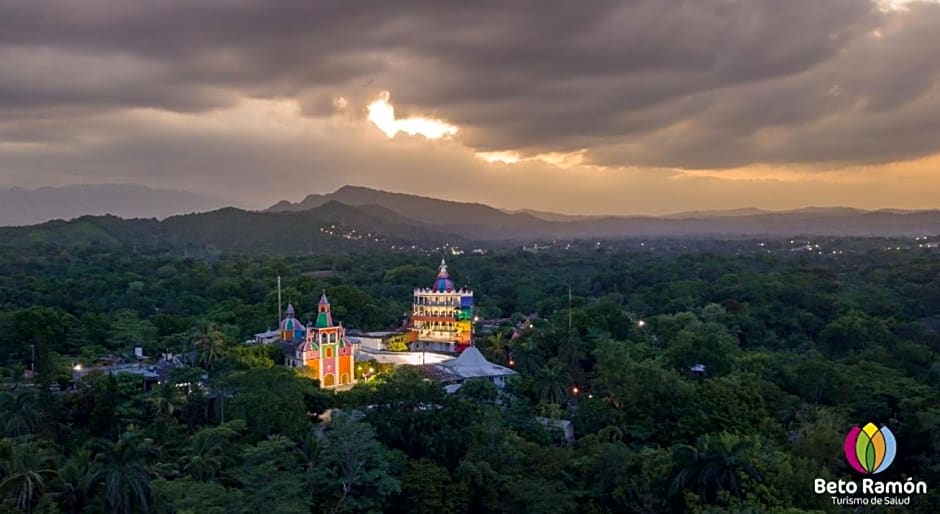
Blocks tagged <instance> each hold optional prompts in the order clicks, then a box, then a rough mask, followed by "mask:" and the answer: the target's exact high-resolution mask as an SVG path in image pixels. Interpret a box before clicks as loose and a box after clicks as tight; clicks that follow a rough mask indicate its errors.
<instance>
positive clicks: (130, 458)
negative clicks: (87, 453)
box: [90, 432, 158, 514]
mask: <svg viewBox="0 0 940 514" xmlns="http://www.w3.org/2000/svg"><path fill="white" fill-rule="evenodd" d="M90 446H91V447H92V448H94V449H95V450H97V451H96V455H95V459H96V460H97V461H98V462H99V463H100V465H101V468H100V469H98V470H97V471H96V472H95V474H94V480H93V481H94V483H96V484H99V485H103V486H104V499H105V503H107V505H108V507H110V509H111V511H112V512H116V513H118V514H126V513H129V512H144V513H146V512H148V510H149V508H150V473H149V471H148V469H147V466H146V459H147V458H148V457H154V456H156V455H157V454H158V451H157V450H156V449H155V448H154V447H152V446H151V445H150V441H148V440H146V439H144V438H143V437H141V436H140V434H137V433H135V432H124V433H123V434H121V436H120V437H119V438H118V440H117V441H115V442H111V441H108V440H103V439H99V440H96V441H93V442H92V443H90Z"/></svg>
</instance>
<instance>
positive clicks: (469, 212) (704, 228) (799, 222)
mask: <svg viewBox="0 0 940 514" xmlns="http://www.w3.org/2000/svg"><path fill="white" fill-rule="evenodd" d="M328 201H337V202H341V203H345V204H347V205H353V206H366V205H379V206H382V207H384V208H386V209H388V210H389V211H393V212H396V213H398V214H399V215H401V216H404V217H405V218H409V219H411V220H413V221H414V222H416V223H423V224H425V225H428V226H432V227H436V226H446V227H447V229H448V230H449V231H450V232H452V233H457V234H460V235H461V236H463V237H466V238H468V239H473V240H483V241H486V240H532V239H581V238H587V239H592V238H620V237H655V236H664V237H710V236H722V235H723V236H727V235H741V236H760V235H784V236H790V235H796V234H806V235H833V236H842V235H845V236H895V235H913V234H936V233H940V212H938V211H904V210H891V209H883V210H878V211H865V210H861V209H854V208H851V207H805V208H802V209H794V210H791V211H767V210H763V209H756V208H744V209H728V210H715V211H692V212H683V213H677V214H671V215H666V216H579V215H568V214H558V213H552V212H544V211H534V210H526V209H523V210H517V211H504V210H500V209H496V208H493V207H490V206H488V205H484V204H480V203H461V202H453V201H447V200H439V199H436V198H428V197H423V196H416V195H409V194H404V193H392V192H386V191H378V190H375V189H370V188H366V187H358V186H345V187H342V188H340V189H338V190H337V191H335V192H333V193H328V194H323V195H309V196H308V197H307V198H305V199H304V200H303V201H301V202H298V203H290V202H280V203H278V204H276V205H274V206H272V207H271V208H270V209H269V210H270V211H275V212H277V211H302V210H304V209H308V208H311V207H316V206H318V205H322V204H323V203H325V202H328Z"/></svg>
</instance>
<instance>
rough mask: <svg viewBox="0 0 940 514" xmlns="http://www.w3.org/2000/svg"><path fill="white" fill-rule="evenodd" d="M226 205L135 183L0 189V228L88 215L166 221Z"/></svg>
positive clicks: (206, 198) (207, 197)
mask: <svg viewBox="0 0 940 514" xmlns="http://www.w3.org/2000/svg"><path fill="white" fill-rule="evenodd" d="M225 205H226V203H225V202H224V201H222V200H219V199H217V198H212V197H209V196H205V195H199V194H196V193H189V192H186V191H173V190H169V189H154V188H150V187H145V186H139V185H134V184H100V185H72V186H62V187H40V188H38V189H25V188H21V187H13V188H8V189H0V226H16V225H33V224H36V223H42V222H44V221H49V220H55V219H64V220H68V219H73V218H77V217H79V216H85V215H89V214H112V215H115V216H120V217H122V218H165V217H167V216H170V215H173V214H182V213H188V212H204V211H210V210H213V209H218V208H220V207H224V206H225Z"/></svg>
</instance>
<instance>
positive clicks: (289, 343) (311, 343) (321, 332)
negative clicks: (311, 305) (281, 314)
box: [281, 292, 356, 389]
mask: <svg viewBox="0 0 940 514" xmlns="http://www.w3.org/2000/svg"><path fill="white" fill-rule="evenodd" d="M292 311H293V308H292V307H291V306H288V312H287V313H286V315H285V316H293V312H292ZM288 319H289V318H287V317H285V322H286V321H287V320H288ZM281 327H282V339H283V341H284V342H285V343H286V346H285V352H284V353H285V355H284V360H285V364H287V366H288V367H291V368H296V369H300V370H302V372H303V373H304V374H305V375H307V376H309V377H311V378H315V379H317V380H319V381H320V387H322V388H324V389H333V388H335V387H341V386H350V385H352V384H354V383H355V382H356V377H355V373H354V370H355V366H356V355H355V350H354V347H353V344H352V343H350V342H349V341H347V340H346V330H345V329H344V328H343V325H342V323H340V324H338V325H337V324H334V323H333V314H332V312H330V302H329V300H327V298H326V292H324V293H323V296H321V297H320V302H319V304H318V305H317V319H316V321H314V322H311V323H309V324H308V326H306V327H305V330H304V337H303V338H301V339H300V340H299V341H296V340H289V339H287V338H286V337H283V336H289V335H290V334H291V332H290V331H289V330H286V331H285V330H284V327H285V323H284V322H282V323H281Z"/></svg>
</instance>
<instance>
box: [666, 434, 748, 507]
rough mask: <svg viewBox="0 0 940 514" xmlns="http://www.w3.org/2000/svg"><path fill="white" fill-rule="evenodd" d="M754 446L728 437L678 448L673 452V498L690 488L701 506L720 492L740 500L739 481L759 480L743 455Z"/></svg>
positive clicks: (713, 437) (702, 438) (707, 439)
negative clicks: (747, 478)
mask: <svg viewBox="0 0 940 514" xmlns="http://www.w3.org/2000/svg"><path fill="white" fill-rule="evenodd" d="M753 448H754V443H753V442H752V441H749V440H746V439H743V440H742V439H740V438H738V437H736V436H734V435H732V434H727V433H722V434H719V435H717V436H702V437H700V438H699V439H698V441H696V443H695V446H694V447H693V446H689V445H679V446H677V447H676V449H675V450H674V451H673V454H672V460H673V463H674V464H675V465H676V466H677V467H678V468H679V472H678V474H677V475H676V478H675V479H674V480H673V483H672V488H671V491H672V493H673V494H675V493H677V492H678V491H680V490H682V489H685V488H687V487H690V486H691V487H694V488H695V489H697V491H698V493H699V498H700V499H701V501H702V503H712V502H714V501H715V499H716V498H717V497H718V493H719V492H720V491H730V492H731V494H733V495H734V496H735V498H738V499H741V480H742V479H743V478H744V477H745V476H747V477H751V478H754V479H757V480H760V473H759V472H758V471H757V469H756V468H754V466H753V465H751V463H750V461H749V460H748V458H747V453H748V452H750V450H752V449H753Z"/></svg>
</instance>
